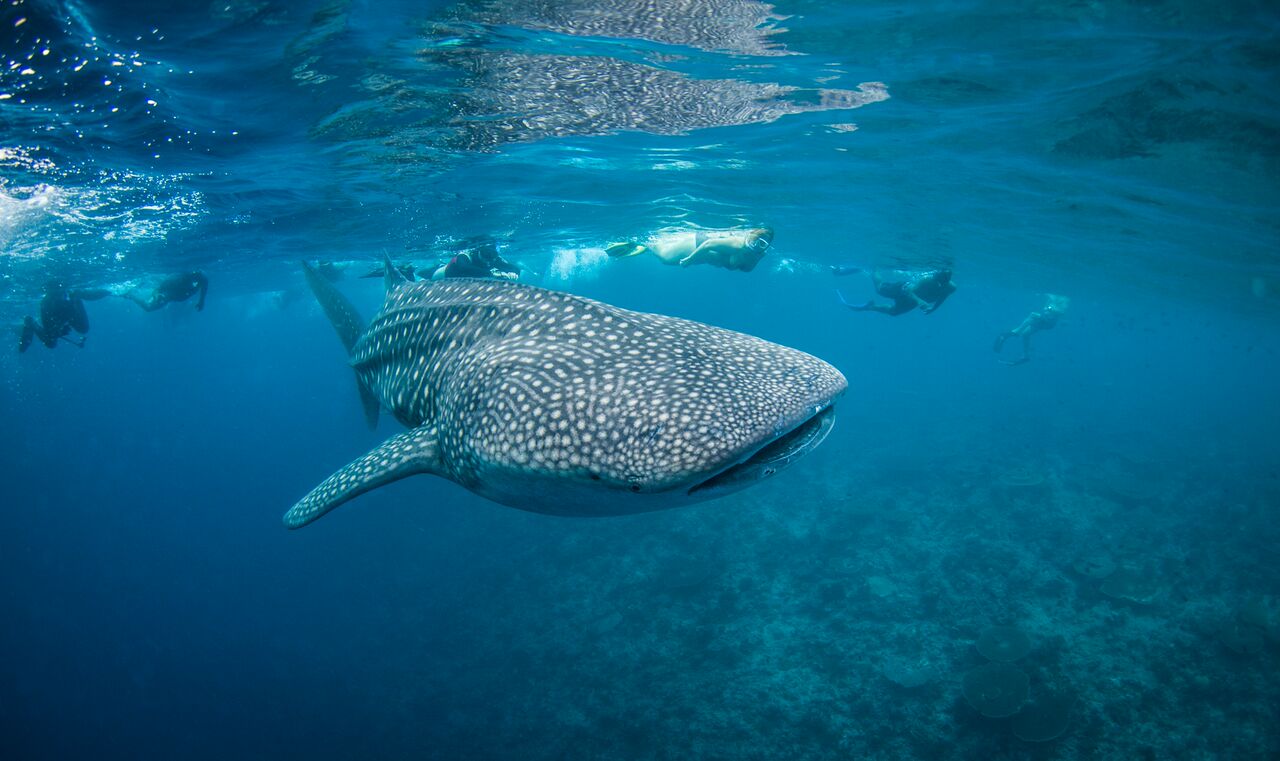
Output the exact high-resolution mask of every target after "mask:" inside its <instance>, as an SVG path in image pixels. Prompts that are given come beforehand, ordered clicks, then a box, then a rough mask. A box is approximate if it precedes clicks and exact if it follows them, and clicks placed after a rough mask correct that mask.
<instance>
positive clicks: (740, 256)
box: [605, 227, 773, 272]
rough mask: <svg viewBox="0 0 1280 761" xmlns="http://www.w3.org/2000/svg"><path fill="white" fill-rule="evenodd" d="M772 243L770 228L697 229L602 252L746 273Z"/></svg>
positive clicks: (684, 265) (613, 245)
mask: <svg viewBox="0 0 1280 761" xmlns="http://www.w3.org/2000/svg"><path fill="white" fill-rule="evenodd" d="M772 245H773V229H772V228H768V227H755V228H752V229H750V230H719V231H716V230H711V231H707V230H698V231H695V232H676V233H669V234H666V235H661V236H659V237H657V238H655V239H654V240H653V241H651V242H650V243H648V244H644V243H630V242H628V243H611V244H610V245H609V246H607V247H606V248H605V253H607V254H608V255H609V256H610V257H612V258H614V259H625V258H627V257H629V256H639V255H640V254H645V253H649V254H653V255H654V256H656V257H658V259H660V260H661V261H662V263H663V264H672V265H679V266H681V267H688V266H690V265H694V264H710V265H711V266H713V267H722V268H724V269H727V270H737V271H739V272H750V271H751V270H753V269H755V268H756V265H757V264H759V263H760V260H761V259H763V258H764V255H765V254H766V253H767V252H768V251H769V248H770V247H771V246H772Z"/></svg>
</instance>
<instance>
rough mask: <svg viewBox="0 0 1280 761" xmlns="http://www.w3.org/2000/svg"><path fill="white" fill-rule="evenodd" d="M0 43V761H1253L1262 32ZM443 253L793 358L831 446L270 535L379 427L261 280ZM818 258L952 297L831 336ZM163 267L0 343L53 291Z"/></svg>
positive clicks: (1270, 517) (1264, 194)
mask: <svg viewBox="0 0 1280 761" xmlns="http://www.w3.org/2000/svg"><path fill="white" fill-rule="evenodd" d="M0 46H3V47H2V48H0V53H3V64H4V65H3V67H2V68H0V135H2V140H0V242H2V243H3V247H2V248H0V322H3V323H4V324H5V325H11V326H14V327H13V332H12V333H9V332H6V333H5V335H8V336H11V338H10V339H9V340H10V346H9V347H6V348H5V350H4V351H2V352H0V379H2V380H3V386H4V389H3V392H0V426H2V428H0V430H2V431H3V435H0V476H2V478H0V484H3V487H2V490H0V495H2V497H3V498H2V499H0V504H2V505H3V506H2V507H0V537H3V539H2V540H0V550H2V551H0V578H3V579H4V583H3V584H2V585H0V594H3V610H4V611H5V615H4V616H3V623H0V652H3V653H4V654H5V657H4V663H5V666H4V668H3V669H2V670H0V709H2V710H0V753H3V754H4V756H5V757H6V758H24V759H25V758H32V759H43V758H50V759H63V758H81V757H93V758H116V757H119V758H214V757H217V758H226V757H249V758H293V757H302V756H307V757H312V758H385V757H413V758H421V757H427V758H445V759H455V758H457V759H464V758H465V759H472V758H592V759H596V758H625V759H632V758H848V757H853V758H885V759H895V758H939V757H948V758H969V757H972V758H1064V759H1065V758H1214V757H1232V758H1269V757H1275V756H1276V755H1277V754H1280V731H1278V730H1277V728H1276V727H1277V726H1280V723H1278V722H1277V721H1276V717H1277V715H1280V684H1278V683H1277V682H1278V677H1280V572H1277V569H1276V560H1277V550H1276V548H1277V547H1278V546H1280V526H1277V521H1276V511H1277V507H1278V506H1280V480H1278V473H1277V466H1278V464H1280V445H1278V444H1277V441H1276V431H1277V430H1280V400H1278V399H1277V393H1276V390H1275V388H1276V378H1277V368H1278V367H1280V362H1278V356H1280V354H1278V352H1280V336H1278V334H1277V326H1278V325H1280V319H1278V317H1280V256H1278V255H1277V251H1280V245H1278V244H1280V223H1278V221H1277V220H1280V215H1277V213H1276V209H1277V207H1278V202H1280V182H1278V181H1277V177H1280V173H1278V172H1277V169H1280V166H1278V163H1280V103H1278V97H1277V92H1278V90H1277V84H1278V83H1280V54H1278V52H1277V51H1280V14H1278V13H1277V12H1276V10H1275V8H1274V7H1273V4H1271V3H1267V2H1228V3H1204V2H1142V1H1139V0H1133V1H1131V2H1106V1H1102V0H1099V1H1098V2H1091V3H1066V2H1030V3H1018V4H1012V3H999V2H981V1H979V0H973V1H972V2H943V3H916V4H912V3H874V2H867V3H843V2H837V1H836V0H796V1H795V2H787V1H783V2H778V3H776V4H773V5H770V4H766V3H762V2H758V1H757V0H621V1H618V2H607V1H606V0H568V1H567V2H557V3H547V2H520V1H519V0H484V1H482V0H464V1H463V2H458V3H449V2H434V1H433V2H415V3H407V2H400V0H390V1H389V2H382V3H362V2H356V1H355V0H350V1H349V2H342V1H341V0H336V1H329V2H322V1H317V2H297V3H278V2H272V1H271V0H231V1H230V2H213V3H209V2H198V3H177V4H173V5H172V6H170V7H166V8H160V7H159V6H158V4H155V3H146V2H132V1H129V0H125V1H121V2H101V3H79V2H66V1H65V0H64V1H63V2H54V1H53V0H48V1H40V2H33V1H32V0H15V1H14V2H10V3H8V4H6V5H5V6H4V8H3V10H2V11H0ZM764 225H767V226H769V227H771V228H773V229H774V231H775V236H776V237H775V240H774V244H773V246H772V247H771V248H770V250H769V252H768V254H767V255H766V257H765V258H764V259H763V260H762V261H761V263H760V265H759V266H758V267H757V268H756V269H755V270H754V271H752V272H749V273H742V272H730V271H725V270H723V269H717V268H714V267H707V266H697V267H689V268H680V267H666V266H663V265H662V264H660V263H658V262H657V261H655V260H653V259H652V258H650V257H636V258H632V259H619V260H610V259H609V258H608V257H607V256H606V255H605V254H604V250H603V249H604V247H605V246H606V245H607V244H609V243H611V242H615V241H621V240H642V239H646V238H647V237H649V236H652V235H654V234H658V233H662V232H673V231H689V230H718V229H725V228H738V227H755V226H764ZM482 235H489V236H493V237H494V238H495V239H496V240H498V241H499V243H500V245H501V247H502V252H503V255H504V256H506V257H508V258H510V259H512V260H513V261H516V262H518V263H519V264H520V265H521V266H522V267H523V268H524V274H523V275H522V279H523V280H525V281H526V282H530V283H533V284H535V285H541V286H545V287H549V288H554V289H558V290H566V291H570V292H573V293H576V294H580V295H584V296H588V297H591V298H596V299H600V300H603V301H606V302H609V303H614V304H617V305H619V306H622V307H626V308H630V309H637V310H643V311H651V312H659V313H662V314H670V315H676V316H680V317H685V318H690V319H695V320H701V321H705V322H708V323H711V324H714V325H719V326H722V327H726V328H731V329H734V330H740V331H744V332H747V333H751V334H754V335H758V336H761V337H763V338H766V339H769V340H772V341H776V342H779V343H782V344H786V345H789V346H794V347H796V348H799V349H802V350H804V351H807V352H810V353H812V354H814V355H817V356H819V357H822V358H823V359H825V360H827V361H829V362H831V363H832V364H834V365H835V366H836V367H838V368H840V369H841V370H842V371H843V372H844V374H845V375H846V376H847V378H848V380H849V391H848V392H847V394H846V395H845V397H844V398H843V399H842V400H841V401H840V402H839V405H838V408H839V412H838V420H837V423H836V427H835V430H834V432H833V433H832V434H831V436H830V437H829V438H828V439H827V441H826V442H825V443H823V444H822V446H821V447H819V448H818V449H817V450H816V451H815V452H813V453H812V454H810V455H808V456H806V457H805V458H804V459H802V460H801V461H799V462H798V463H796V464H795V465H794V466H792V467H791V468H790V469H789V470H787V471H786V472H785V473H781V474H779V475H778V476H777V477H776V478H773V479H771V480H768V481H765V482H763V483H761V484H759V485H757V486H754V487H752V488H750V489H747V490H745V491H742V492H739V493H737V494H734V495H731V496H729V497H726V498H724V499H721V500H718V501H713V502H708V503H705V504H702V505H698V506H693V507H687V508H681V509H677V510H669V511H662V512H655V513H648V514H643V515H635V516H627V517H617V518H607V519H575V518H561V517H551V516H545V515H539V514H533V513H526V512H522V511H519V510H513V509H510V508H508V507H503V506H500V505H496V504H494V503H492V502H488V501H485V500H483V499H481V498H480V497H477V496H475V495H473V494H471V493H469V492H467V491H465V490H463V489H462V488H460V487H458V486H456V485H454V484H452V483H449V482H447V481H444V480H441V479H435V478H428V477H420V478H413V479H408V480H405V481H401V482H399V483H395V484H392V485H390V486H387V487H385V488H382V489H379V490H376V491H374V492H372V493H370V494H368V495H366V496H364V497H361V498H360V499H359V500H358V501H355V502H353V503H351V504H350V505H347V506H345V507H343V508H342V509H340V510H339V511H337V512H335V513H334V514H332V515H330V516H327V517H325V518H324V519H322V520H320V521H318V522H317V523H316V524H315V525H313V526H310V527H307V528H306V529H303V530H301V531H297V532H288V531H286V530H285V529H284V528H283V527H282V526H281V524H280V517H281V515H282V513H283V512H284V511H285V510H286V509H287V508H288V507H289V506H290V505H292V504H293V503H294V502H295V501H296V500H297V499H298V498H299V497H301V496H302V495H304V494H305V493H306V492H307V491H308V490H309V489H311V488H312V487H313V486H314V485H316V484H317V483H319V482H320V481H321V480H322V479H324V478H325V477H326V476H327V475H328V474H330V473H331V472H333V471H334V470H335V469H336V468H338V467H340V466H342V465H343V464H344V463H346V462H348V461H350V460H351V459H353V458H355V457H357V456H359V455H360V454H362V453H363V452H365V451H367V450H368V449H370V448H372V447H374V446H376V445H377V444H378V443H379V442H380V441H382V440H384V439H385V438H386V437H387V436H389V435H391V433H390V432H394V431H397V430H399V428H398V426H397V425H396V424H395V422H394V421H393V420H391V419H390V418H389V417H387V416H384V418H383V421H382V424H381V425H380V427H379V430H378V431H377V432H370V431H369V430H367V429H366V427H365V425H364V421H363V419H362V416H361V413H360V408H359V402H358V398H357V395H356V393H355V391H354V389H353V384H352V382H351V373H350V370H349V369H348V368H346V367H344V364H345V361H346V359H345V357H344V355H343V351H342V348H341V346H340V345H339V343H338V342H337V341H335V339H334V336H333V331H332V329H331V328H330V327H329V326H328V325H327V324H326V322H327V321H326V319H325V317H324V315H323V314H322V313H321V311H320V309H319V308H318V307H317V306H316V304H315V302H314V300H313V299H312V297H311V295H310V293H309V292H307V290H306V286H305V285H304V283H303V279H302V275H301V270H300V267H299V265H298V262H299V260H302V259H307V260H322V261H332V262H338V263H340V264H342V265H343V266H346V267H347V268H346V270H345V272H346V276H345V277H344V278H342V279H341V280H340V281H339V282H338V286H339V287H340V288H341V289H342V290H343V291H344V292H345V293H346V294H347V295H349V296H350V297H351V298H352V300H353V301H354V302H355V303H356V304H357V305H358V306H359V308H360V309H361V310H362V311H363V313H364V314H365V315H366V316H369V315H371V314H372V313H373V312H374V311H375V310H376V308H377V306H378V304H379V303H380V301H381V297H382V284H381V281H380V280H379V279H376V278H375V279H362V278H360V277H357V276H356V275H358V274H361V273H363V272H364V271H366V269H370V270H371V269H374V268H375V267H376V265H377V261H378V259H379V258H380V257H381V256H382V255H383V254H387V255H389V256H391V257H393V258H396V259H397V260H401V259H403V260H415V261H436V260H444V259H447V258H448V257H450V256H452V255H453V254H454V253H456V252H457V251H458V250H460V249H461V248H462V247H464V246H465V245H467V242H468V241H469V240H473V239H474V238H475V236H482ZM348 263H349V264H348ZM843 264H856V265H859V266H861V267H864V268H867V269H871V268H882V269H885V270H889V269H893V268H931V267H947V268H950V269H953V270H954V272H955V282H956V283H957V286H958V290H957V292H956V293H955V294H954V295H953V296H951V297H950V299H948V301H947V302H946V304H945V305H943V306H941V307H940V308H939V309H938V310H937V311H936V312H934V313H932V314H928V315H924V314H921V313H920V311H918V310H917V311H914V312H911V313H909V314H906V315H903V316H900V317H896V318H890V317H886V316H883V315H879V314H870V313H854V312H851V311H849V310H847V309H845V308H844V307H842V306H841V305H840V303H839V300H838V299H837V296H836V289H837V288H839V289H840V290H841V291H842V292H843V293H844V294H845V296H846V297H847V298H848V299H849V300H850V301H851V302H854V303H856V302H860V301H862V300H864V299H867V298H871V297H872V296H873V295H874V294H873V293H872V290H871V288H872V286H871V283H870V281H869V280H868V279H867V278H866V277H864V276H862V275H852V276H847V277H835V276H833V275H832V274H831V272H830V267H831V266H833V265H843ZM197 268H198V269H201V270H202V271H204V272H205V273H206V274H207V275H208V277H209V281H210V286H209V294H208V301H207V306H206V307H205V308H204V309H203V310H202V311H199V312H197V311H196V310H195V309H194V306H193V304H192V302H190V301H188V302H185V303H175V304H171V305H169V306H167V307H165V308H164V309H163V310H160V311H157V312H152V313H145V312H143V311H141V310H139V309H138V308H137V306H135V305H134V304H133V303H130V302H129V301H127V300H125V299H121V298H104V299H101V300H98V301H91V302H89V303H88V305H87V308H88V314H89V318H90V321H91V330H90V331H89V333H88V334H87V340H86V345H85V346H84V348H83V349H77V348H75V347H74V346H71V345H69V344H67V343H65V342H64V343H61V344H59V345H57V348H56V349H54V350H52V351H50V350H47V349H45V347H44V346H42V345H40V342H39V341H37V342H36V344H35V345H34V346H32V347H31V348H30V349H29V350H28V351H27V352H25V353H21V354H19V353H17V352H16V351H15V349H16V343H17V336H18V333H17V326H19V325H20V324H21V321H22V319H23V317H24V316H25V315H28V314H37V313H38V303H39V301H40V297H41V292H42V288H43V286H44V284H45V283H46V282H47V281H49V280H51V279H57V280H62V281H64V282H67V283H70V284H74V285H75V286H77V287H116V286H120V284H128V283H130V282H132V281H134V280H137V279H139V278H144V279H145V278H146V277H148V276H152V275H158V274H169V273H175V272H182V271H187V270H192V269H197ZM125 287H127V285H126V286H121V287H117V288H116V290H118V291H120V290H123V288H125ZM1050 293H1052V294H1061V295H1065V296H1069V297H1070V300H1071V302H1070V308H1069V310H1068V311H1067V313H1066V315H1065V316H1064V317H1063V319H1062V320H1061V321H1060V322H1059V323H1058V325H1057V326H1056V327H1055V328H1054V329H1052V330H1047V331H1044V332H1042V333H1039V334H1037V335H1036V336H1035V338H1034V348H1033V353H1032V355H1031V360H1030V361H1029V362H1027V363H1025V364H1022V365H1018V366H1007V365H1005V364H1002V363H1001V362H1000V361H999V357H997V355H996V354H994V353H993V352H992V342H993V340H994V339H995V337H996V336H998V335H1000V334H1001V333H1002V332H1004V331H1007V330H1010V329H1012V328H1013V327H1015V326H1016V325H1018V324H1019V322H1020V321H1021V320H1022V319H1023V318H1024V317H1026V316H1027V315H1028V314H1029V313H1030V312H1032V311H1033V310H1037V309H1040V308H1041V306H1042V304H1043V303H1044V302H1045V298H1046V296H1045V294H1050ZM7 330H9V328H6V331H7ZM1014 343H1017V342H1016V341H1013V342H1011V343H1010V345H1009V346H1008V347H1006V349H1005V352H1007V353H1008V355H1009V356H1008V357H1005V358H1006V359H1007V358H1011V357H1014V356H1017V353H1018V352H1019V350H1020V346H1014V345H1013V344H1014ZM1001 356H1004V355H1001ZM1011 630H1012V631H1011ZM992 643H995V644H992ZM1024 651H1025V652H1024ZM1015 656H1016V657H1015ZM1002 659H1011V660H1012V665H1011V666H1008V667H991V666H988V664H989V663H993V662H1000V661H1001V660H1002ZM982 680H993V681H994V684H986V685H985V686H984V684H983V683H982ZM1022 685H1025V695H1024V694H1023V689H1024V688H1023V686H1022ZM1005 695H1010V696H1012V698H1011V700H1012V707H1011V711H1012V715H1003V716H994V715H990V714H1008V713H1010V709H1006V708H1002V707H1001V706H998V705H997V703H998V698H1000V697H1001V696H1005ZM984 714H986V715H984Z"/></svg>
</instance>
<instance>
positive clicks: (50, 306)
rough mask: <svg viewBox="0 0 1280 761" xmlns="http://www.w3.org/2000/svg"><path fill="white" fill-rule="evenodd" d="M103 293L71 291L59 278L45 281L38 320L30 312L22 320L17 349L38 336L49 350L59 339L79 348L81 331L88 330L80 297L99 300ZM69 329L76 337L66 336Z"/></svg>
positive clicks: (98, 291)
mask: <svg viewBox="0 0 1280 761" xmlns="http://www.w3.org/2000/svg"><path fill="white" fill-rule="evenodd" d="M106 295H107V292H106V291H100V290H87V291H71V290H68V289H67V286H66V285H65V284H63V283H62V282H61V281H59V280H50V281H49V282H48V283H45V286H44V297H43V298H41V299H40V322H36V321H35V318H33V317H31V316H30V315H28V316H27V317H26V318H25V319H23V321H22V335H21V336H20V337H19V338H18V352H19V353H22V352H24V351H26V350H27V349H28V348H29V347H30V346H31V340H32V339H33V338H39V339H40V343H42V344H44V345H45V346H47V347H49V348H50V349H52V348H54V347H55V346H57V345H58V339H59V338H61V339H63V340H65V341H66V342H67V343H70V344H75V345H76V346H78V347H80V348H82V349H83V348H84V339H85V334H86V333H88V332H89V314H88V313H87V312H86V311H85V309H84V300H85V299H90V300H94V299H100V298H102V297H103V296H106ZM72 330H74V331H75V332H77V333H79V334H80V336H79V337H78V338H67V334H68V333H70V332H71V331H72Z"/></svg>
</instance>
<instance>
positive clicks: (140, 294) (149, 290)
mask: <svg viewBox="0 0 1280 761" xmlns="http://www.w3.org/2000/svg"><path fill="white" fill-rule="evenodd" d="M208 291H209V278H207V277H205V274H204V273H203V272H200V271H199V270H197V271H195V272H184V273H181V274H178V275H170V276H168V277H166V278H163V279H162V280H160V281H159V282H156V283H155V284H154V285H134V286H133V287H131V288H130V289H129V290H127V291H125V292H124V293H122V294H120V295H121V296H123V297H124V298H126V299H129V300H130V301H132V302H133V303H135V304H137V305H138V306H140V307H142V308H143V309H145V310H146V311H148V312H154V311H155V310H157V309H159V308H161V307H163V306H164V305H165V304H168V303H169V302H171V301H186V300H187V299H189V298H191V297H192V296H194V295H195V294H196V292H199V293H200V300H199V301H197V302H196V311H197V312H199V311H201V310H203V309H204V296H205V294H206V293H207V292H208Z"/></svg>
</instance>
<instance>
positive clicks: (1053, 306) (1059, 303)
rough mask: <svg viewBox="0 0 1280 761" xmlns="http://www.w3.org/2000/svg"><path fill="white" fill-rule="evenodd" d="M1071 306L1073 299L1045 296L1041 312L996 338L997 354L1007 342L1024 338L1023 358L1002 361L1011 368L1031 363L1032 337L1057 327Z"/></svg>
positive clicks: (1034, 313)
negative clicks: (1018, 337) (1016, 337)
mask: <svg viewBox="0 0 1280 761" xmlns="http://www.w3.org/2000/svg"><path fill="white" fill-rule="evenodd" d="M1069 306H1071V299H1069V298H1067V297H1066V296H1059V295H1057V294H1053V293H1047V294H1045V301H1044V306H1043V307H1041V308H1040V311H1038V312H1032V313H1031V314H1029V315H1027V316H1026V318H1025V319H1024V320H1023V321H1022V323H1021V324H1019V325H1018V327H1016V328H1014V329H1013V330H1010V331H1008V332H1007V333H1001V334H1000V335H998V336H996V344H995V347H994V348H995V351H996V353H997V354H999V353H1000V351H1001V350H1002V349H1004V342H1005V341H1008V340H1009V339H1010V338H1013V337H1014V336H1020V337H1021V338H1022V356H1021V357H1018V358H1017V359H1014V360H1008V359H1002V360H1000V361H1001V362H1003V363H1004V364H1006V365H1010V366H1012V365H1021V364H1022V363H1024V362H1029V361H1031V336H1032V335H1034V334H1035V333H1039V332H1040V331H1042V330H1049V329H1051V328H1053V327H1054V326H1056V325H1057V324H1058V320H1060V319H1062V315H1063V314H1064V313H1065V312H1066V311H1067V307H1069Z"/></svg>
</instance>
